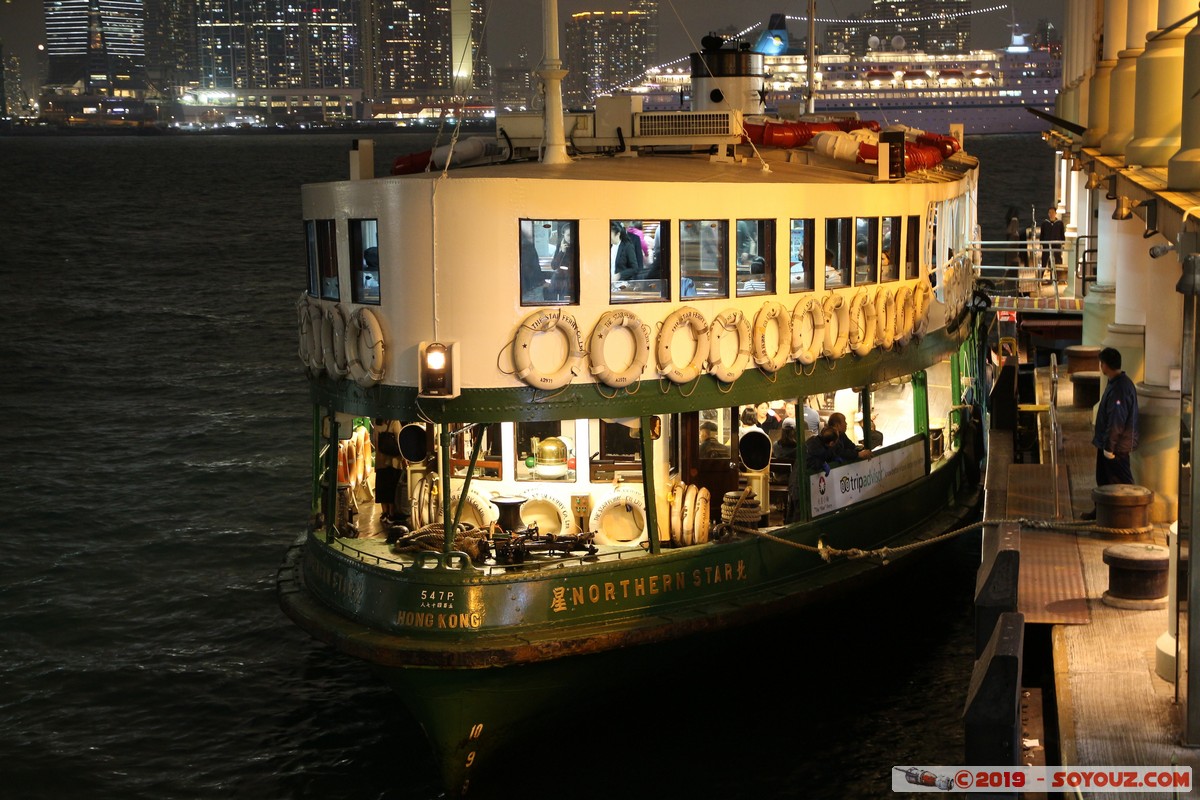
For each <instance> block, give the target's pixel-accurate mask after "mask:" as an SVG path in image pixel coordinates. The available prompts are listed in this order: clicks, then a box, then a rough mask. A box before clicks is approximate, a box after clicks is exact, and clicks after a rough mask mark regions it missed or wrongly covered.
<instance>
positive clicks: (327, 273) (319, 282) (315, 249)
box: [304, 219, 339, 300]
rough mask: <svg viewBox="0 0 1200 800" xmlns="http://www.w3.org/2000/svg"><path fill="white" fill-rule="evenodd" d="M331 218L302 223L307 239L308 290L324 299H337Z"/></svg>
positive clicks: (334, 231)
mask: <svg viewBox="0 0 1200 800" xmlns="http://www.w3.org/2000/svg"><path fill="white" fill-rule="evenodd" d="M336 224H337V223H335V222H334V221H333V220H331V219H312V220H308V221H307V222H305V223H304V227H305V234H306V237H307V239H308V284H309V285H308V291H309V294H312V295H314V296H318V297H321V298H323V299H325V300H337V299H339V295H338V265H337V227H336Z"/></svg>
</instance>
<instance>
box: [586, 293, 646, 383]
mask: <svg viewBox="0 0 1200 800" xmlns="http://www.w3.org/2000/svg"><path fill="white" fill-rule="evenodd" d="M616 328H624V329H625V330H627V331H629V335H630V336H632V337H633V359H632V360H631V361H630V362H629V365H628V366H627V367H625V369H623V370H621V371H620V372H617V371H614V370H613V369H612V367H611V366H609V364H608V363H607V362H606V356H605V355H604V344H605V342H607V341H608V335H609V334H610V333H612V331H613V330H614V329H616ZM588 358H589V360H590V361H591V373H592V375H594V376H595V378H596V380H598V381H600V382H601V383H603V384H604V385H605V386H611V387H613V388H614V389H619V388H622V387H624V386H628V385H629V384H631V383H634V382H635V381H637V380H638V378H640V377H641V376H642V372H643V371H644V370H645V369H646V364H648V363H649V361H650V329H649V328H647V327H646V326H645V325H644V324H642V321H641V320H640V319H638V316H637V314H634V313H633V312H631V311H624V310H616V311H606V312H604V314H602V315H601V316H600V321H599V322H597V323H596V327H595V328H593V329H592V336H591V339H589V340H588Z"/></svg>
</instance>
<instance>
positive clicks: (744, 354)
mask: <svg viewBox="0 0 1200 800" xmlns="http://www.w3.org/2000/svg"><path fill="white" fill-rule="evenodd" d="M730 331H734V332H736V333H737V348H738V349H737V355H735V356H734V357H733V360H732V361H731V362H730V363H728V364H726V363H725V362H724V359H723V357H722V351H721V339H722V338H723V337H724V336H725V334H726V333H728V332H730ZM750 348H751V333H750V321H749V320H748V319H746V315H745V314H743V313H742V312H741V311H738V310H737V309H736V308H727V309H725V310H724V311H722V312H721V313H720V314H718V315H717V318H716V319H715V320H713V324H712V325H711V326H709V329H708V374H709V375H712V376H713V377H715V378H716V379H717V380H719V381H722V382H723V383H733V382H734V381H736V380H737V379H738V378H740V377H742V373H743V372H745V371H746V367H747V366H749V365H750Z"/></svg>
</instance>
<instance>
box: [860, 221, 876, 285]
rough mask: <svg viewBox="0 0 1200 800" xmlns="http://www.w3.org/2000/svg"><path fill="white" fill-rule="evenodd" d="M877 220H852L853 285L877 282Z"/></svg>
mask: <svg viewBox="0 0 1200 800" xmlns="http://www.w3.org/2000/svg"><path fill="white" fill-rule="evenodd" d="M878 254H879V219H878V218H877V217H858V218H857V219H855V220H854V285H855V286H866V285H868V284H872V283H878V282H879V255H878Z"/></svg>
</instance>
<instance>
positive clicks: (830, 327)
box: [821, 292, 850, 358]
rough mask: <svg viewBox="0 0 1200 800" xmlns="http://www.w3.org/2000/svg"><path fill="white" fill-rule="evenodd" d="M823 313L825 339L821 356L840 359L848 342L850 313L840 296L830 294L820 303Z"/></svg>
mask: <svg viewBox="0 0 1200 800" xmlns="http://www.w3.org/2000/svg"><path fill="white" fill-rule="evenodd" d="M821 307H822V309H823V311H824V312H825V339H824V347H823V348H822V350H821V355H823V356H826V357H827V358H841V357H842V356H843V355H845V354H846V348H847V347H848V346H849V342H850V313H849V309H847V308H846V301H845V299H844V298H843V297H842V296H841V295H840V294H834V293H833V292H830V293H829V294H828V295H826V297H825V300H824V301H823V302H822V303H821Z"/></svg>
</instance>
